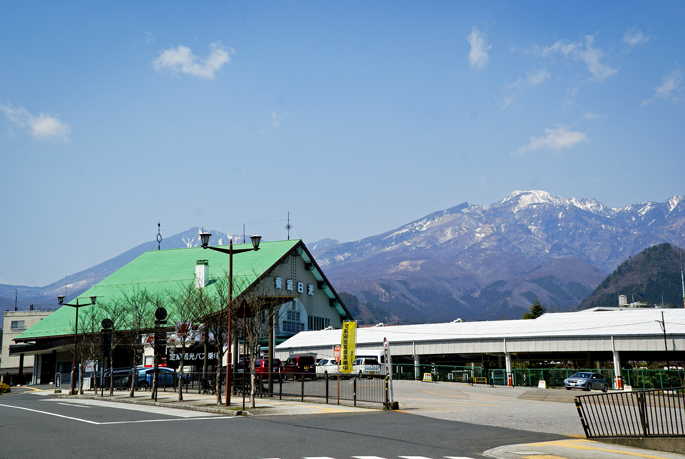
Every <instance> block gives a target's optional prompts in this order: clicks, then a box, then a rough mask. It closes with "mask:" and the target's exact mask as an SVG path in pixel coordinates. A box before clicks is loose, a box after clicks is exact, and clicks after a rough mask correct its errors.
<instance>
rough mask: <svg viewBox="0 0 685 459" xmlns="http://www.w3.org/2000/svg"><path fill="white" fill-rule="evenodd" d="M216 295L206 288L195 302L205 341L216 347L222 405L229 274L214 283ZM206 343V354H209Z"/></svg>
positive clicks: (205, 368) (217, 379) (217, 390)
mask: <svg viewBox="0 0 685 459" xmlns="http://www.w3.org/2000/svg"><path fill="white" fill-rule="evenodd" d="M214 291H215V292H216V294H215V295H208V294H207V293H206V292H205V291H204V289H203V290H200V291H199V293H198V298H197V301H196V302H195V303H194V308H195V311H194V314H193V315H194V316H195V317H196V320H197V322H198V323H200V324H202V326H203V329H204V333H205V343H210V344H213V345H214V346H215V347H216V362H217V363H216V368H215V370H216V372H215V373H216V374H215V381H214V382H215V390H216V404H217V405H221V404H222V400H221V375H222V362H223V359H224V354H225V350H224V347H225V346H228V336H227V330H228V276H224V277H220V278H219V279H217V280H216V282H215V283H214ZM207 350H208V348H207V344H205V356H206V355H207ZM206 370H207V366H206V359H205V362H204V363H203V372H206Z"/></svg>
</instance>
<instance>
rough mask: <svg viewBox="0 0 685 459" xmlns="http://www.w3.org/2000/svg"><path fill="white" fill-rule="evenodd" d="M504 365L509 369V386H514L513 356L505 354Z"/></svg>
mask: <svg viewBox="0 0 685 459" xmlns="http://www.w3.org/2000/svg"><path fill="white" fill-rule="evenodd" d="M504 363H505V365H506V369H507V386H513V385H514V372H513V371H512V369H511V354H504Z"/></svg>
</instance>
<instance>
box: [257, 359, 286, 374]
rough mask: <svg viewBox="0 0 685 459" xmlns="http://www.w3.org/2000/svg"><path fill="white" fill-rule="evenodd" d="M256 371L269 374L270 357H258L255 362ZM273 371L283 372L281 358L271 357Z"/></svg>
mask: <svg viewBox="0 0 685 459" xmlns="http://www.w3.org/2000/svg"><path fill="white" fill-rule="evenodd" d="M254 370H255V373H257V374H259V373H263V374H264V375H268V374H269V359H258V360H256V361H255V363H254ZM271 372H272V373H280V372H281V360H280V359H271Z"/></svg>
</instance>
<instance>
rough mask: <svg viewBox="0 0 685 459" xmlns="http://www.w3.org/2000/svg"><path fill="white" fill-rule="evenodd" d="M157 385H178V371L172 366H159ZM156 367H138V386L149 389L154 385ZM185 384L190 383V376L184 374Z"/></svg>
mask: <svg viewBox="0 0 685 459" xmlns="http://www.w3.org/2000/svg"><path fill="white" fill-rule="evenodd" d="M158 370H159V373H158V375H157V377H158V379H157V387H173V388H175V387H178V372H177V371H176V370H173V369H171V368H166V367H159V369H158ZM154 375H155V369H154V368H136V387H139V388H141V389H147V388H148V387H152V382H153V380H154ZM182 381H183V385H186V384H188V377H187V376H186V375H183V378H182Z"/></svg>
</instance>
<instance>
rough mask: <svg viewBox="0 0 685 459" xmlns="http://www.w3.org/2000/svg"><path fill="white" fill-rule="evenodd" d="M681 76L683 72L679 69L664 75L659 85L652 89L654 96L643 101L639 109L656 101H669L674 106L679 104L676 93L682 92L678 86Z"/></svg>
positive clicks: (681, 79) (681, 88) (679, 99)
mask: <svg viewBox="0 0 685 459" xmlns="http://www.w3.org/2000/svg"><path fill="white" fill-rule="evenodd" d="M683 76H684V75H683V72H682V71H681V70H680V69H676V70H674V71H672V72H671V73H670V74H668V75H666V76H665V77H664V79H663V80H662V81H661V84H660V85H659V86H657V87H656V88H654V96H653V97H652V98H651V99H647V100H643V101H642V103H641V104H640V107H644V106H646V105H647V104H648V103H650V102H652V101H654V100H656V99H671V101H672V102H673V103H674V104H677V103H679V102H680V101H681V98H680V97H679V95H678V94H677V93H679V92H680V91H682V90H683V87H682V86H680V83H681V82H682V81H683Z"/></svg>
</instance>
